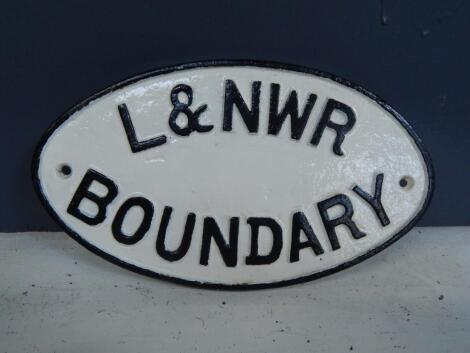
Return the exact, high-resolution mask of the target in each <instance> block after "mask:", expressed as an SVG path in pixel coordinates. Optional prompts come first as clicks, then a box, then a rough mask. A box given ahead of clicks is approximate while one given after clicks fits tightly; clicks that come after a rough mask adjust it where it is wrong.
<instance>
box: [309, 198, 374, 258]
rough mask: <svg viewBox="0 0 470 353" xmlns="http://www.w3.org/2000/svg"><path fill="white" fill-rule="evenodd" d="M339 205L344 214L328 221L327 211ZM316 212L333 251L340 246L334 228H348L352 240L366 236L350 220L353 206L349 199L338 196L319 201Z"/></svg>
mask: <svg viewBox="0 0 470 353" xmlns="http://www.w3.org/2000/svg"><path fill="white" fill-rule="evenodd" d="M337 205H341V206H342V207H343V208H344V212H343V214H342V215H341V216H339V217H337V218H334V219H330V216H328V209H329V208H332V207H334V206H337ZM317 207H318V210H319V211H320V216H321V218H322V221H323V224H324V226H325V229H326V233H327V235H328V239H329V240H330V243H331V248H332V249H333V250H338V249H339V248H340V247H341V246H340V244H339V241H338V236H337V235H336V231H335V228H336V227H337V226H339V225H340V224H344V225H345V226H346V227H348V228H349V230H350V232H351V235H352V236H353V238H354V239H360V238H362V237H364V236H366V234H365V233H363V232H361V231H360V230H359V228H358V227H357V226H356V223H354V221H353V220H352V216H353V215H354V210H353V206H352V203H351V200H349V197H347V196H346V195H343V194H339V195H336V196H333V197H330V198H329V199H326V200H324V201H321V202H319V203H318V204H317Z"/></svg>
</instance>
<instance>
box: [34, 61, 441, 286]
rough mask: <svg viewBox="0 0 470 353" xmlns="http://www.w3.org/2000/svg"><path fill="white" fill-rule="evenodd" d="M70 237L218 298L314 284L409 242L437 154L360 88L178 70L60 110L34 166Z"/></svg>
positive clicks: (314, 75)
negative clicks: (221, 293)
mask: <svg viewBox="0 0 470 353" xmlns="http://www.w3.org/2000/svg"><path fill="white" fill-rule="evenodd" d="M33 179H34V184H35V187H36V190H37V192H38V195H39V197H40V199H41V200H42V201H43V203H44V205H45V206H46V208H47V209H48V210H49V211H50V213H51V214H52V216H53V217H54V219H55V220H56V221H57V222H58V223H59V224H60V225H61V226H62V227H63V228H64V229H65V231H66V232H67V233H68V234H70V235H71V236H72V237H73V238H74V239H75V240H77V241H78V242H80V243H81V244H83V245H84V246H86V247H87V248H88V249H90V250H91V251H93V252H95V253H97V254H98V255H101V256H103V257H104V258H106V259H108V260H110V261H112V262H114V263H116V264H118V265H121V266H124V267H126V268H129V269H131V270H134V271H137V272H140V273H143V274H146V275H151V276H156V277H161V278H165V279H172V280H175V281H179V282H183V283H187V284H195V285H204V286H209V287H217V288H234V287H235V288H263V287H270V286H279V285H286V284H291V283H295V282H299V281H305V280H310V279H315V278H318V277H321V276H324V275H327V274H331V273H333V272H336V271H339V270H341V269H344V268H347V267H349V266H351V265H353V264H355V263H358V262H360V261H362V260H364V259H366V258H368V257H370V256H372V255H373V254H375V253H377V252H378V251H380V250H382V249H384V248H385V247H386V246H388V245H390V244H391V243H393V242H394V241H395V240H397V239H398V238H400V237H401V236H402V235H404V234H405V233H406V232H407V231H409V230H410V228H411V227H412V226H413V225H414V224H415V223H416V222H417V220H418V219H419V217H420V216H421V215H422V214H423V212H424V210H425V208H426V207H427V205H428V204H429V201H430V198H431V193H432V189H433V174H432V165H431V160H430V157H429V155H428V153H427V152H426V151H425V149H424V147H423V145H422V143H421V141H420V139H419V138H418V136H417V135H416V134H415V133H414V132H413V130H412V129H411V127H410V126H409V124H408V123H407V122H406V121H405V120H404V119H403V118H402V117H401V116H400V115H399V114H398V113H396V112H395V111H394V110H393V109H392V108H390V106H388V105H387V104H386V103H384V102H383V101H382V100H380V99H379V98H377V97H376V96H375V95H373V94H371V93H369V92H368V91H366V90H365V89H363V88H361V87H359V86H357V85H354V84H352V83H350V82H348V81H346V80H344V79H340V78H337V77H334V76H332V75H329V74H325V73H322V72H319V71H316V70H309V69H305V68H299V67H296V66H288V65H283V64H273V63H264V62H245V61H243V62H238V61H235V62H225V61H224V62H209V63H207V62H206V63H197V64H189V65H182V66H177V67H172V68H168V69H163V70H158V71H154V72H150V73H147V74H144V75H141V76H137V77H135V78H132V79H130V80H127V81H124V82H122V83H119V84H117V85H114V86H112V87H110V88H108V89H106V90H104V91H102V92H100V93H98V94H96V95H94V96H93V97H91V98H89V99H87V100H86V101H84V102H82V103H80V104H79V105H77V106H76V107H74V108H73V109H71V110H70V111H69V112H67V113H66V114H64V115H63V116H62V117H61V118H60V119H59V120H58V121H57V122H56V123H54V125H53V126H52V127H51V128H50V129H49V130H48V131H47V133H46V134H45V136H44V137H43V138H42V140H41V141H40V144H39V146H38V148H37V150H36V153H35V156H34V159H33Z"/></svg>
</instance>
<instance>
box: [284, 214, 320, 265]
mask: <svg viewBox="0 0 470 353" xmlns="http://www.w3.org/2000/svg"><path fill="white" fill-rule="evenodd" d="M301 231H302V232H304V234H305V236H306V237H307V241H304V242H301V241H300V233H301ZM304 248H311V249H312V250H313V252H314V253H315V255H321V254H323V253H324V251H323V248H322V246H321V244H320V242H319V240H318V238H317V236H316V235H315V232H314V231H313V229H312V227H311V226H310V223H309V222H308V220H307V217H305V215H304V213H303V212H296V213H294V216H293V217H292V244H291V248H290V262H296V261H299V252H300V250H301V249H304Z"/></svg>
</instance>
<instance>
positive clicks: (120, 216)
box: [111, 196, 153, 245]
mask: <svg viewBox="0 0 470 353" xmlns="http://www.w3.org/2000/svg"><path fill="white" fill-rule="evenodd" d="M132 207H140V208H141V209H142V211H143V212H144V216H143V217H142V221H141V222H140V225H139V227H138V228H137V230H136V231H135V232H134V234H131V235H127V234H124V232H123V231H122V224H123V222H124V219H125V217H126V215H127V212H129V210H130V209H131V208H132ZM152 217H153V205H152V203H151V202H150V201H149V200H147V199H146V198H144V197H140V196H137V197H131V198H129V199H127V200H126V201H125V202H124V203H123V204H122V205H121V207H119V210H118V211H117V213H116V217H114V220H113V224H112V225H111V230H112V232H113V236H114V239H116V240H117V241H118V242H120V243H122V244H126V245H132V244H135V243H137V242H138V241H139V240H141V239H142V238H143V237H144V235H145V234H146V233H147V231H148V230H149V228H150V224H151V222H152Z"/></svg>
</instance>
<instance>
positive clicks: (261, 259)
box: [245, 217, 282, 265]
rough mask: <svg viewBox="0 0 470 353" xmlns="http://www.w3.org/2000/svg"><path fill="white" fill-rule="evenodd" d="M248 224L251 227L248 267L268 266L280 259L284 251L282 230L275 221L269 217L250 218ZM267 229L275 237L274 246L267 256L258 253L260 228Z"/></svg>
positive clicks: (247, 258) (246, 260) (246, 261)
mask: <svg viewBox="0 0 470 353" xmlns="http://www.w3.org/2000/svg"><path fill="white" fill-rule="evenodd" d="M247 223H248V224H249V225H250V227H251V249H250V255H248V256H247V257H246V259H245V263H246V264H247V265H268V264H271V263H273V262H274V261H276V260H277V259H278V258H279V255H280V254H281V250H282V228H281V226H280V225H279V223H277V222H276V221H275V220H274V219H272V218H267V217H249V218H248V219H247ZM260 227H267V228H269V229H270V230H271V233H272V236H273V245H272V247H271V250H270V251H269V253H268V254H266V255H260V254H259V253H258V238H259V228H260Z"/></svg>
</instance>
